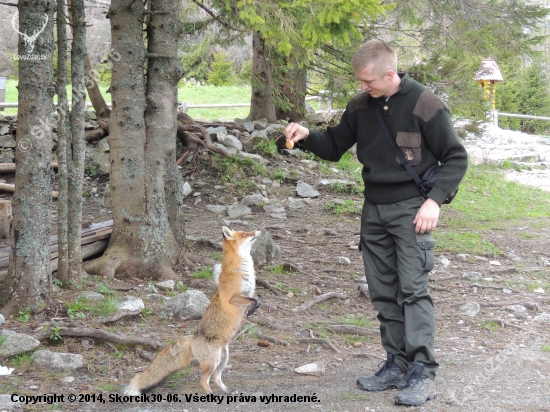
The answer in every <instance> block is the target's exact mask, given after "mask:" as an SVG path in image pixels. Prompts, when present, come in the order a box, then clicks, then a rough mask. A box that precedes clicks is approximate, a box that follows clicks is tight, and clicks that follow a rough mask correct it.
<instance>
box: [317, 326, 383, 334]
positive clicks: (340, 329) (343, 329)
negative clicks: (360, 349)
mask: <svg viewBox="0 0 550 412" xmlns="http://www.w3.org/2000/svg"><path fill="white" fill-rule="evenodd" d="M326 329H328V330H331V331H333V332H335V333H347V334H350V335H358V336H380V332H379V331H378V330H376V329H367V328H361V327H359V326H353V325H330V326H329V327H327V328H326Z"/></svg>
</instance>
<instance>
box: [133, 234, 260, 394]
mask: <svg viewBox="0 0 550 412" xmlns="http://www.w3.org/2000/svg"><path fill="white" fill-rule="evenodd" d="M222 232H223V257H222V272H221V274H220V279H219V284H218V290H217V291H216V293H214V296H213V297H212V300H211V301H210V305H208V307H207V308H206V311H205V312H204V315H203V316H202V319H201V321H200V323H199V327H198V329H197V332H196V333H195V334H194V335H191V336H186V337H184V338H182V339H180V340H179V341H177V342H176V343H173V344H171V345H168V346H167V347H166V348H164V349H163V350H162V351H161V352H160V353H159V354H158V356H157V357H156V358H155V359H154V360H153V362H152V363H151V365H149V367H148V368H147V369H146V370H145V371H144V372H142V373H140V374H139V375H136V376H135V377H134V378H133V379H132V381H131V382H130V383H129V384H128V386H126V388H125V390H124V393H125V394H126V395H140V394H141V392H142V391H143V390H145V389H148V388H151V387H152V386H155V385H157V384H158V383H159V382H161V381H162V380H163V379H164V378H166V377H168V376H169V375H171V374H172V373H174V372H176V371H177V370H180V369H182V368H184V367H185V366H187V365H188V364H189V362H190V361H191V358H192V357H195V358H196V359H197V360H198V361H199V363H200V365H201V369H202V378H201V385H202V387H203V388H204V390H205V391H206V393H212V390H211V389H210V385H209V380H210V377H211V376H212V374H213V375H214V381H215V382H216V384H217V385H218V387H219V388H220V389H221V390H222V391H224V392H225V393H230V390H229V389H228V388H227V387H226V386H225V385H224V384H223V382H222V379H221V376H222V371H223V370H224V369H225V366H226V365H227V361H228V359H229V340H230V339H231V338H232V337H233V336H235V334H236V333H237V332H238V330H239V329H240V327H241V324H242V322H243V320H244V316H245V311H246V307H247V306H248V305H251V306H250V308H249V309H248V311H246V314H247V315H251V314H252V313H253V312H254V311H255V310H256V309H257V308H258V306H259V304H260V302H259V301H258V300H256V299H254V298H253V297H252V296H253V295H254V291H255V288H256V276H255V273H254V263H253V261H252V257H251V256H250V250H251V248H252V244H253V243H254V242H255V241H256V239H257V238H258V237H259V236H260V233H261V232H260V231H259V230H256V231H252V232H234V231H232V230H231V229H228V228H227V227H225V226H224V227H223V228H222Z"/></svg>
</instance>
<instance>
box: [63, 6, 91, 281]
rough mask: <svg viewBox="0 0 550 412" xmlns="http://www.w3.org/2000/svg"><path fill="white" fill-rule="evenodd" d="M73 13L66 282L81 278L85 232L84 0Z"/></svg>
mask: <svg viewBox="0 0 550 412" xmlns="http://www.w3.org/2000/svg"><path fill="white" fill-rule="evenodd" d="M69 12H70V16H71V22H72V27H73V41H72V44H71V83H72V85H73V87H72V91H73V92H72V107H71V133H70V139H69V140H68V143H69V144H68V147H67V149H68V150H67V171H68V173H69V180H68V196H69V202H68V215H67V224H68V238H67V240H68V245H69V271H68V275H69V279H67V283H71V284H74V283H81V282H82V253H81V247H80V237H81V232H82V203H83V201H82V184H83V181H84V160H85V147H86V140H85V138H84V112H85V111H86V89H85V87H84V57H85V55H86V21H85V18H84V0H72V2H71V6H70V10H69Z"/></svg>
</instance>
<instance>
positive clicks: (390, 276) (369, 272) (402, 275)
mask: <svg viewBox="0 0 550 412" xmlns="http://www.w3.org/2000/svg"><path fill="white" fill-rule="evenodd" d="M424 200H425V199H424V198H423V197H415V198H412V199H407V200H403V201H400V202H396V203H390V204H370V203H368V202H366V201H365V204H364V206H363V212H362V216H361V251H362V254H363V261H364V265H365V274H366V277H367V282H368V285H369V292H370V297H371V300H372V303H373V305H374V307H375V308H376V309H377V310H378V320H379V321H380V335H381V338H382V346H383V347H384V349H386V351H387V352H389V353H392V354H393V355H395V362H396V363H397V365H398V366H399V367H400V368H401V370H403V371H404V372H407V370H408V366H407V365H408V364H409V363H410V362H421V363H423V364H424V374H425V375H427V376H428V377H429V378H431V379H435V371H436V369H437V367H438V364H437V362H436V361H435V356H434V348H433V345H434V335H435V315H434V305H433V301H432V298H431V296H430V293H429V292H428V272H430V270H432V269H433V265H434V253H433V247H434V245H435V241H434V239H433V237H432V234H431V233H430V232H427V233H424V234H422V235H420V234H416V233H415V231H414V230H415V225H414V224H413V221H414V218H415V216H416V213H417V212H418V209H419V208H420V206H422V204H423V203H424Z"/></svg>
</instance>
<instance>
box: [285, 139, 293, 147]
mask: <svg viewBox="0 0 550 412" xmlns="http://www.w3.org/2000/svg"><path fill="white" fill-rule="evenodd" d="M293 147H294V142H293V141H292V140H287V141H286V148H287V149H292V148H293Z"/></svg>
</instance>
